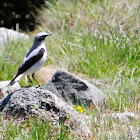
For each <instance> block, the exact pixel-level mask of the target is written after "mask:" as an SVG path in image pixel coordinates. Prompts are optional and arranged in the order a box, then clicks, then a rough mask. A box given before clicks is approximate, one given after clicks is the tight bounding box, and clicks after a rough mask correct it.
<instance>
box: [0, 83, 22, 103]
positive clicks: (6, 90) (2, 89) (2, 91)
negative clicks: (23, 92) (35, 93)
mask: <svg viewBox="0 0 140 140" xmlns="http://www.w3.org/2000/svg"><path fill="white" fill-rule="evenodd" d="M9 83H10V81H1V82H0V100H1V99H2V98H5V97H6V96H8V95H9V94H10V93H11V92H13V91H15V90H18V89H20V88H21V87H20V84H19V83H18V82H16V83H15V84H14V85H12V86H8V84H9Z"/></svg>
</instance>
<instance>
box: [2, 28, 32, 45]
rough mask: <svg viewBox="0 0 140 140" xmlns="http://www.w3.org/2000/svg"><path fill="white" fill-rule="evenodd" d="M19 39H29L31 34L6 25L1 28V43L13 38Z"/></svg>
mask: <svg viewBox="0 0 140 140" xmlns="http://www.w3.org/2000/svg"><path fill="white" fill-rule="evenodd" d="M19 39H29V36H28V35H26V34H24V33H20V32H17V31H14V30H12V29H7V28H4V27H1V28H0V45H3V44H4V43H8V42H9V41H11V40H19Z"/></svg>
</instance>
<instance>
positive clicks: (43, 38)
mask: <svg viewBox="0 0 140 140" xmlns="http://www.w3.org/2000/svg"><path fill="white" fill-rule="evenodd" d="M45 38H46V35H42V36H41V37H39V38H38V40H39V41H40V42H41V41H42V40H45Z"/></svg>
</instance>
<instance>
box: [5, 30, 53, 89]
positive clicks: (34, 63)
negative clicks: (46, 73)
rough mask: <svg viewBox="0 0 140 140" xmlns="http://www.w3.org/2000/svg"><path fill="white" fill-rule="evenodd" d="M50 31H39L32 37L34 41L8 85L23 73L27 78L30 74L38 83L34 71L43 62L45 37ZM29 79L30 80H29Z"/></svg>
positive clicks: (45, 49)
mask: <svg viewBox="0 0 140 140" xmlns="http://www.w3.org/2000/svg"><path fill="white" fill-rule="evenodd" d="M51 34H52V33H46V32H40V33H38V34H37V35H36V36H35V38H34V43H33V45H32V47H31V49H30V50H29V52H28V53H27V54H26V56H25V57H24V59H23V61H22V63H21V65H20V66H19V68H18V70H17V73H16V74H15V76H14V78H13V79H12V80H11V81H10V83H9V84H8V86H11V85H14V84H15V83H16V82H17V81H19V80H20V79H21V78H22V77H23V76H24V75H26V76H27V77H28V79H29V80H30V78H29V75H32V78H33V79H34V80H35V81H36V83H37V84H38V86H39V87H40V84H39V83H38V82H37V80H36V79H35V77H34V75H35V72H36V71H37V70H38V69H39V68H40V67H41V66H42V65H43V64H44V63H45V61H46V59H47V48H46V45H45V39H46V37H47V36H50V35H51ZM30 81H31V80H30Z"/></svg>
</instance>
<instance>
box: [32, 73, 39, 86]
mask: <svg viewBox="0 0 140 140" xmlns="http://www.w3.org/2000/svg"><path fill="white" fill-rule="evenodd" d="M32 77H33V79H34V80H35V81H36V83H37V84H38V86H39V87H40V84H39V83H38V82H37V80H36V79H35V74H34V73H33V74H32Z"/></svg>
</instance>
